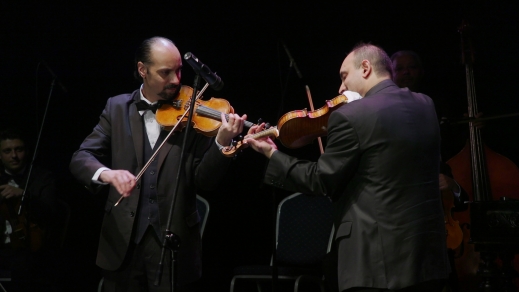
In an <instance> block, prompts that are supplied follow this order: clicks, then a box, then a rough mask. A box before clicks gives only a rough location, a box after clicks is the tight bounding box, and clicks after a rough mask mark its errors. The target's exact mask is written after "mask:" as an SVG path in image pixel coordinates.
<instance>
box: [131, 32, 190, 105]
mask: <svg viewBox="0 0 519 292" xmlns="http://www.w3.org/2000/svg"><path fill="white" fill-rule="evenodd" d="M135 61H136V66H137V74H138V76H139V78H142V84H143V88H142V91H141V92H142V94H143V95H144V97H145V98H146V99H148V100H149V101H150V102H155V101H158V100H171V99H173V98H174V97H175V96H176V94H177V92H178V89H179V88H180V79H181V73H182V57H181V56H180V52H179V51H178V49H177V47H176V46H175V44H173V42H172V41H171V40H169V39H167V38H163V37H153V38H150V39H147V40H145V41H144V42H143V43H142V45H141V46H140V47H139V49H138V50H137V54H136V57H135Z"/></svg>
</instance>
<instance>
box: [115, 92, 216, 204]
mask: <svg viewBox="0 0 519 292" xmlns="http://www.w3.org/2000/svg"><path fill="white" fill-rule="evenodd" d="M207 87H209V83H206V84H205V85H204V87H203V88H202V89H201V90H200V92H199V93H198V94H197V96H196V100H198V99H199V98H200V97H201V96H202V94H203V93H204V92H205V90H206V89H207ZM190 108H191V104H189V106H188V107H187V109H186V111H184V114H183V115H182V116H181V117H180V119H179V120H178V122H177V123H176V124H175V126H174V127H173V128H172V129H171V130H170V131H169V134H168V135H167V136H166V138H164V141H162V143H160V145H159V147H158V148H157V150H155V152H154V153H153V155H152V156H151V157H150V159H148V162H146V164H145V165H144V166H143V167H142V169H141V171H139V173H138V174H137V176H135V182H137V181H139V179H140V178H141V176H142V175H143V174H144V172H145V171H146V169H148V167H149V166H150V164H151V162H152V161H153V159H155V157H156V156H157V154H158V153H159V151H160V149H161V148H162V147H163V146H164V144H166V142H167V141H168V139H169V137H170V136H171V135H172V134H173V132H175V130H176V128H177V127H178V125H180V123H181V122H182V120H183V119H184V117H185V116H186V115H187V113H188V112H189V109H190ZM123 199H124V197H123V196H121V197H120V198H119V200H117V202H116V203H115V205H114V207H116V206H117V205H119V203H120V202H121V201H122V200H123Z"/></svg>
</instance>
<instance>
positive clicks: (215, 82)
mask: <svg viewBox="0 0 519 292" xmlns="http://www.w3.org/2000/svg"><path fill="white" fill-rule="evenodd" d="M184 60H186V61H187V63H188V64H189V65H191V67H193V70H195V73H197V74H200V76H202V78H204V80H205V81H206V82H207V83H208V84H209V85H210V86H211V88H213V89H214V90H216V91H218V90H220V89H222V87H223V81H222V79H220V77H218V75H216V74H215V73H213V72H212V71H211V69H209V67H207V66H206V65H204V63H202V62H200V60H198V58H197V57H195V55H193V54H192V53H190V52H189V53H185V54H184Z"/></svg>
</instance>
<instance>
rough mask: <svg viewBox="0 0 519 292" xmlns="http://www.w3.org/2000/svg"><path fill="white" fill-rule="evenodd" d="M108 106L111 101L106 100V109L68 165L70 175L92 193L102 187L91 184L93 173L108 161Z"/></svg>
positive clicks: (109, 122) (109, 124)
mask: <svg viewBox="0 0 519 292" xmlns="http://www.w3.org/2000/svg"><path fill="white" fill-rule="evenodd" d="M110 106H111V99H108V102H107V103H106V107H105V109H104V110H103V112H102V114H101V116H100V118H99V123H98V124H97V125H96V126H95V127H94V130H93V131H92V133H91V134H90V135H88V137H87V138H86V139H85V140H84V141H83V143H81V146H80V147H79V149H78V150H77V151H76V152H75V153H74V154H73V155H72V159H71V162H70V165H69V169H70V172H71V173H72V175H74V177H76V179H78V180H79V182H80V183H81V184H83V185H85V186H87V188H88V189H89V190H90V191H92V192H95V191H97V190H98V189H99V188H100V187H101V186H102V185H99V184H96V183H93V182H92V177H93V176H94V173H95V172H96V171H97V170H98V169H99V168H101V167H107V166H106V165H105V164H107V163H108V162H109V161H110V157H109V155H110V154H109V153H110V148H111V117H110V114H109V113H110Z"/></svg>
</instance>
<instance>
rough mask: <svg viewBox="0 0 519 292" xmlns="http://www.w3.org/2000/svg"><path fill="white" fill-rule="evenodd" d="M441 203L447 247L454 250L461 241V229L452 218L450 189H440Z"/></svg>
mask: <svg viewBox="0 0 519 292" xmlns="http://www.w3.org/2000/svg"><path fill="white" fill-rule="evenodd" d="M442 203H443V218H444V221H445V235H446V238H447V248H449V249H452V250H454V249H456V248H457V247H458V246H460V245H461V243H462V242H463V231H462V230H461V227H460V223H459V221H458V220H455V219H454V218H452V208H454V197H453V194H452V192H451V191H450V190H445V191H442Z"/></svg>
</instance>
